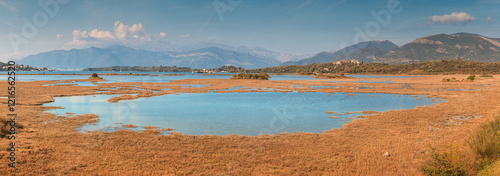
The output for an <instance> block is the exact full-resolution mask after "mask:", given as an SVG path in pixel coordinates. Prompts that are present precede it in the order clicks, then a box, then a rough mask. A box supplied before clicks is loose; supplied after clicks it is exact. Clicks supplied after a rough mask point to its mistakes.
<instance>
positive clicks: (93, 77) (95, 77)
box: [90, 73, 102, 79]
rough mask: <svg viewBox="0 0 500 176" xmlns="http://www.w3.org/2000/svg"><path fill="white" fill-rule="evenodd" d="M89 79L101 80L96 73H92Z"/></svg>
mask: <svg viewBox="0 0 500 176" xmlns="http://www.w3.org/2000/svg"><path fill="white" fill-rule="evenodd" d="M90 79H102V77H99V75H97V73H92V76H91V77H90Z"/></svg>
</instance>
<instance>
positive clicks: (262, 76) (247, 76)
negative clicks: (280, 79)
mask: <svg viewBox="0 0 500 176" xmlns="http://www.w3.org/2000/svg"><path fill="white" fill-rule="evenodd" d="M269 78H271V77H270V76H269V75H267V74H266V73H259V74H245V73H240V74H237V75H234V76H232V77H231V79H260V80H268V79H269Z"/></svg>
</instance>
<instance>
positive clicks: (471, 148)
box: [422, 117, 500, 175]
mask: <svg viewBox="0 0 500 176" xmlns="http://www.w3.org/2000/svg"><path fill="white" fill-rule="evenodd" d="M467 143H468V146H463V147H459V146H457V145H443V146H439V147H432V146H429V150H430V153H431V158H430V159H429V160H428V161H426V163H425V164H424V166H423V167H422V171H423V172H424V173H425V174H427V175H474V174H476V173H477V171H478V170H481V169H483V168H486V167H487V166H488V165H490V164H491V163H493V162H495V161H496V160H497V159H498V158H500V117H497V118H496V119H495V120H493V121H491V122H487V123H484V124H483V125H481V127H480V128H479V130H478V131H477V132H476V133H475V134H474V135H473V136H472V137H471V139H470V140H468V141H467ZM464 147H465V148H464Z"/></svg>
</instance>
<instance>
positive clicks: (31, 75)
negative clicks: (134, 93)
mask: <svg viewBox="0 0 500 176" xmlns="http://www.w3.org/2000/svg"><path fill="white" fill-rule="evenodd" d="M42 73H46V74H92V73H97V74H100V73H119V74H127V73H139V74H150V75H160V76H134V75H102V76H101V77H103V78H104V79H106V80H108V81H103V82H99V83H114V82H170V81H174V80H181V79H229V78H230V77H231V76H232V75H233V74H237V73H215V74H211V75H204V73H190V72H186V73H184V72H111V71H45V72H36V71H22V72H16V74H18V75H16V79H17V80H19V81H39V80H70V79H87V78H89V77H90V75H40V74H42ZM19 74H21V75H19ZM27 74H28V75H27ZM164 74H184V75H181V76H163V75H164ZM217 74H220V75H217ZM227 74H230V75H227ZM270 76H271V78H270V79H269V80H320V79H317V78H313V77H312V76H300V75H293V74H283V75H274V74H271V75H270ZM349 76H353V77H355V78H413V77H418V76H383V75H349ZM0 79H3V80H6V79H7V72H0ZM78 85H82V86H90V85H84V84H78Z"/></svg>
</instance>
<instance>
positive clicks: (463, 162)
mask: <svg viewBox="0 0 500 176" xmlns="http://www.w3.org/2000/svg"><path fill="white" fill-rule="evenodd" d="M428 147H429V150H430V153H431V159H430V160H428V161H427V162H426V163H425V164H424V166H423V167H422V171H423V172H424V173H425V174H426V175H473V174H474V173H475V171H476V164H475V160H474V159H471V157H472V155H471V153H470V152H467V151H464V150H463V149H461V148H460V147H459V146H457V145H454V144H448V145H442V146H438V147H432V146H430V145H429V146H428Z"/></svg>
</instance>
